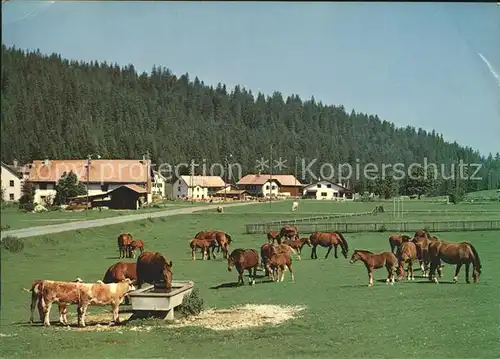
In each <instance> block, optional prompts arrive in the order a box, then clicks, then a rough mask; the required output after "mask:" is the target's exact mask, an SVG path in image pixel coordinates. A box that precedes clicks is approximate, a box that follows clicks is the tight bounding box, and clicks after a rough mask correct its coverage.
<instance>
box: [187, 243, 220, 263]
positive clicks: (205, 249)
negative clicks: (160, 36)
mask: <svg viewBox="0 0 500 359" xmlns="http://www.w3.org/2000/svg"><path fill="white" fill-rule="evenodd" d="M216 244H217V242H216V241H215V240H214V239H206V238H203V239H199V238H194V239H193V240H191V242H189V247H190V248H191V259H192V260H194V261H195V260H196V248H200V249H201V252H202V253H203V256H202V258H201V260H205V259H210V248H212V253H213V251H214V248H215V245H216Z"/></svg>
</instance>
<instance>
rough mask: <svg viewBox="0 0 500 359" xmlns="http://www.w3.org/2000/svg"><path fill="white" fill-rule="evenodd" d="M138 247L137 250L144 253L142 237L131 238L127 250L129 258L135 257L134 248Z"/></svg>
mask: <svg viewBox="0 0 500 359" xmlns="http://www.w3.org/2000/svg"><path fill="white" fill-rule="evenodd" d="M136 249H139V252H140V253H141V254H142V253H144V241H143V240H142V239H137V240H133V241H132V242H130V244H129V250H130V254H131V258H135V250H136Z"/></svg>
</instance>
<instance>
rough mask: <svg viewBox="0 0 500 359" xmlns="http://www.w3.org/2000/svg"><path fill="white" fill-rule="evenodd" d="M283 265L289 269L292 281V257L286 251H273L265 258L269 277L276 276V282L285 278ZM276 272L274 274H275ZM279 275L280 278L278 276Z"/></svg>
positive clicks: (272, 278)
mask: <svg viewBox="0 0 500 359" xmlns="http://www.w3.org/2000/svg"><path fill="white" fill-rule="evenodd" d="M285 267H287V268H288V270H289V271H290V276H291V279H292V282H293V281H294V276H293V267H292V257H291V256H290V254H288V253H273V254H272V255H271V257H270V258H269V259H268V260H267V271H268V272H269V275H270V279H271V280H274V278H276V281H277V282H283V281H284V280H285ZM275 274H276V276H275ZM280 277H281V278H280Z"/></svg>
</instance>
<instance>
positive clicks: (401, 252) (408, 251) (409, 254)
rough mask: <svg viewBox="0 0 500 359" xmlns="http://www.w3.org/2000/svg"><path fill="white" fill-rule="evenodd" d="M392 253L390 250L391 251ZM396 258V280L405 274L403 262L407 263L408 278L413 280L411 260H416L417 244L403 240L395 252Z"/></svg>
mask: <svg viewBox="0 0 500 359" xmlns="http://www.w3.org/2000/svg"><path fill="white" fill-rule="evenodd" d="M391 253H392V252H391ZM396 257H397V259H398V262H399V265H398V270H397V273H398V281H400V280H402V279H403V277H404V275H405V270H404V264H405V263H408V267H407V268H406V272H407V273H408V280H415V277H414V276H413V261H414V260H417V259H418V258H417V246H416V245H415V243H413V242H404V243H403V244H401V245H400V246H399V247H398V251H397V254H396Z"/></svg>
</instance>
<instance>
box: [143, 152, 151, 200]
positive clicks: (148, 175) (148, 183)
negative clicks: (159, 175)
mask: <svg viewBox="0 0 500 359" xmlns="http://www.w3.org/2000/svg"><path fill="white" fill-rule="evenodd" d="M144 160H145V161H146V202H148V203H149V195H150V194H151V187H152V183H151V167H150V160H149V150H148V151H146V153H145V154H144Z"/></svg>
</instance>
